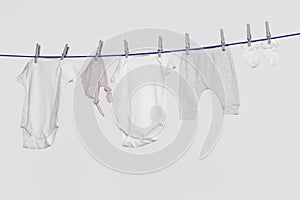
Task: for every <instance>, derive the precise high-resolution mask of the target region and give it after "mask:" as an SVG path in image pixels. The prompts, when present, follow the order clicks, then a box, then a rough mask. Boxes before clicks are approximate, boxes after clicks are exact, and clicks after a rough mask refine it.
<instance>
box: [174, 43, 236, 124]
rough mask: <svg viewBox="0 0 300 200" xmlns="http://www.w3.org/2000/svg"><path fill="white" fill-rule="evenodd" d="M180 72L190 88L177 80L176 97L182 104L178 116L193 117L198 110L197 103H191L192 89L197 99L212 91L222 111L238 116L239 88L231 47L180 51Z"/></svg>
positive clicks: (183, 117) (189, 118) (184, 118)
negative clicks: (188, 51) (183, 52)
mask: <svg viewBox="0 0 300 200" xmlns="http://www.w3.org/2000/svg"><path fill="white" fill-rule="evenodd" d="M180 73H181V75H182V76H183V78H185V80H187V81H188V83H189V85H190V87H191V88H192V89H193V91H191V88H187V86H186V85H185V84H183V82H182V81H180V82H179V99H180V103H181V111H180V112H181V116H180V117H181V119H182V120H194V119H195V118H196V115H197V113H198V107H197V104H194V103H191V101H192V99H193V97H192V96H191V94H192V92H195V95H196V97H197V99H196V100H197V102H198V100H199V99H200V96H201V94H202V93H203V92H204V91H205V90H207V89H210V90H212V91H213V92H214V93H215V94H216V96H217V98H218V99H219V102H220V104H221V106H222V108H223V113H224V114H233V115H237V114H238V113H239V105H240V99H239V89H238V83H237V77H236V73H235V69H234V63H233V59H232V55H231V52H230V49H229V48H228V47H227V48H226V50H225V51H222V49H221V48H214V49H208V50H200V51H191V52H190V54H189V55H186V54H183V55H182V59H181V65H180Z"/></svg>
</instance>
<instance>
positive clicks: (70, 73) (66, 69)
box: [61, 61, 77, 87]
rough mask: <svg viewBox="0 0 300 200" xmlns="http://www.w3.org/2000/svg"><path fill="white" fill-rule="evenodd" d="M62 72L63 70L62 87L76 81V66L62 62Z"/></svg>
mask: <svg viewBox="0 0 300 200" xmlns="http://www.w3.org/2000/svg"><path fill="white" fill-rule="evenodd" d="M61 70H62V76H61V81H62V87H64V86H66V85H67V84H68V83H71V82H73V81H75V80H76V78H77V71H76V70H75V69H74V66H73V65H72V64H71V63H70V62H68V61H62V63H61Z"/></svg>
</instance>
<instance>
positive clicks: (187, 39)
mask: <svg viewBox="0 0 300 200" xmlns="http://www.w3.org/2000/svg"><path fill="white" fill-rule="evenodd" d="M190 48H191V44H190V35H189V34H188V33H185V54H186V55H189V54H190Z"/></svg>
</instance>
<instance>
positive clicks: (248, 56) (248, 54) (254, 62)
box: [242, 45, 260, 68]
mask: <svg viewBox="0 0 300 200" xmlns="http://www.w3.org/2000/svg"><path fill="white" fill-rule="evenodd" d="M242 55H243V57H244V59H245V60H246V62H247V63H248V65H250V66H251V67H253V68H256V67H257V66H258V65H259V62H260V54H259V47H258V46H253V45H252V46H250V47H249V46H248V45H247V46H242Z"/></svg>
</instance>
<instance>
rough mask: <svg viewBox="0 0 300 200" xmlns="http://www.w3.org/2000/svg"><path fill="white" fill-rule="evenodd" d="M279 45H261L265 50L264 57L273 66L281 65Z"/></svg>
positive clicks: (273, 43)
mask: <svg viewBox="0 0 300 200" xmlns="http://www.w3.org/2000/svg"><path fill="white" fill-rule="evenodd" d="M278 46H279V45H278V44H277V43H275V42H273V41H272V43H271V44H268V43H264V44H262V45H261V47H262V49H263V56H264V57H265V58H266V59H267V61H268V63H269V64H270V65H271V66H276V65H278V64H279V54H278Z"/></svg>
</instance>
